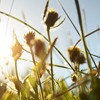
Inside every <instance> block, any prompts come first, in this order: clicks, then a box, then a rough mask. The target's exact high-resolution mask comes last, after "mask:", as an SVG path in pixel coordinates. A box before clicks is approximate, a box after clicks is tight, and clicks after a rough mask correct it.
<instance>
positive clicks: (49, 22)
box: [45, 9, 59, 28]
mask: <svg viewBox="0 0 100 100" xmlns="http://www.w3.org/2000/svg"><path fill="white" fill-rule="evenodd" d="M58 19H59V17H58V13H57V12H56V11H55V10H54V9H50V10H49V11H48V14H47V16H46V19H45V24H46V26H47V27H49V28H50V27H52V26H54V24H55V23H56V21H57V20H58Z"/></svg>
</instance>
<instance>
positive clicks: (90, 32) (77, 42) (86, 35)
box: [74, 28, 100, 47]
mask: <svg viewBox="0 0 100 100" xmlns="http://www.w3.org/2000/svg"><path fill="white" fill-rule="evenodd" d="M99 30H100V28H98V29H96V30H94V31H92V32H90V33H88V34H86V35H85V36H84V38H86V37H88V36H90V35H92V34H93V33H95V32H97V31H99ZM80 41H81V39H79V40H78V41H77V42H76V44H75V46H76V45H77V44H78V43H79V42H80ZM75 46H74V47H75Z"/></svg>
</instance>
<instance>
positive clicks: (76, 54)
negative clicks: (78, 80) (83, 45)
mask: <svg viewBox="0 0 100 100" xmlns="http://www.w3.org/2000/svg"><path fill="white" fill-rule="evenodd" d="M68 53H69V58H70V60H71V62H73V63H75V62H76V63H77V64H83V63H85V56H84V54H83V53H82V51H81V50H80V48H78V47H74V46H71V47H70V48H69V49H68Z"/></svg>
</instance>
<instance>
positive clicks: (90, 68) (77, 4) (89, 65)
mask: <svg viewBox="0 0 100 100" xmlns="http://www.w3.org/2000/svg"><path fill="white" fill-rule="evenodd" d="M75 4H76V8H77V13H78V18H79V24H80V29H81V37H82V41H83V45H84V49H85V54H86V58H87V63H88V67H89V70H90V71H92V66H91V62H90V59H89V55H88V52H87V44H86V41H85V38H84V30H83V24H82V17H81V12H80V6H79V2H78V0H75Z"/></svg>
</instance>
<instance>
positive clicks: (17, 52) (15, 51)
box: [11, 41, 22, 60]
mask: <svg viewBox="0 0 100 100" xmlns="http://www.w3.org/2000/svg"><path fill="white" fill-rule="evenodd" d="M11 49H12V57H13V58H14V59H15V60H17V59H18V58H19V57H20V56H21V54H22V45H21V44H20V43H19V42H18V41H16V42H15V43H14V45H12V47H11Z"/></svg>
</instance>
